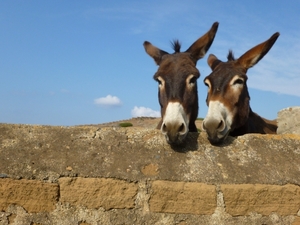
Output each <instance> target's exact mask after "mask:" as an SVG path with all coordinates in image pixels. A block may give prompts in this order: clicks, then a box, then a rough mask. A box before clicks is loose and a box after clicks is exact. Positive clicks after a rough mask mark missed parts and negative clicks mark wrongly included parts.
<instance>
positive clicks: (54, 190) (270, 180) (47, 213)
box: [0, 124, 300, 225]
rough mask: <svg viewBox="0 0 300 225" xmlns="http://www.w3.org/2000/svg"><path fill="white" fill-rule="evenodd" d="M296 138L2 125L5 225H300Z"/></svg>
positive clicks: (0, 182)
mask: <svg viewBox="0 0 300 225" xmlns="http://www.w3.org/2000/svg"><path fill="white" fill-rule="evenodd" d="M299 156H300V136H299V135H297V134H282V135H254V134H251V135H244V136H242V137H239V138H230V139H229V140H228V142H226V143H224V144H223V145H222V146H212V145H210V144H209V143H208V141H207V139H206V135H205V133H200V134H189V136H188V143H187V144H186V145H185V146H181V147H177V148H171V147H170V146H169V145H168V144H166V142H165V140H164V137H162V135H161V134H160V132H159V131H157V130H154V129H147V128H138V127H129V128H116V127H101V128H100V127H99V126H77V127H50V126H29V125H9V124H1V125H0V162H1V163H0V224H1V225H3V224H22V225H23V224H24V225H25V224H28V225H34V224H35V225H37V224H43V225H46V224H61V225H64V224H76V225H78V224H81V225H88V224H90V225H92V224H93V225H94V224H114V225H115V224H180V225H187V224H268V225H269V224H293V225H295V224H300V217H299V216H300V213H299V210H300V186H299V185H300V167H299V165H300V157H299Z"/></svg>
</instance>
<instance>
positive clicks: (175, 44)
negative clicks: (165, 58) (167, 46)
mask: <svg viewBox="0 0 300 225" xmlns="http://www.w3.org/2000/svg"><path fill="white" fill-rule="evenodd" d="M171 45H172V48H173V50H174V51H175V53H178V52H180V48H181V44H180V42H179V41H178V40H177V39H176V40H173V41H171Z"/></svg>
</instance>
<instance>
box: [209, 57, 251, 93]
mask: <svg viewBox="0 0 300 225" xmlns="http://www.w3.org/2000/svg"><path fill="white" fill-rule="evenodd" d="M236 76H239V77H242V78H243V79H244V80H245V81H246V80H247V75H246V73H245V71H244V69H243V68H242V67H238V66H236V65H235V64H234V63H233V62H225V63H224V62H221V63H219V65H218V66H216V68H215V69H214V70H213V72H212V73H211V74H210V75H208V76H207V77H205V79H204V81H205V80H207V79H208V80H209V82H210V83H211V84H212V85H213V88H220V87H224V86H226V85H227V84H228V83H229V82H230V81H231V80H232V79H233V78H234V77H236Z"/></svg>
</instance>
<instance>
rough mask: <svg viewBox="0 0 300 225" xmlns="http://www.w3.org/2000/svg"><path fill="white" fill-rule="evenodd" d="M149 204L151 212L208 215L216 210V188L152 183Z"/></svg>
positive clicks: (176, 183)
mask: <svg viewBox="0 0 300 225" xmlns="http://www.w3.org/2000/svg"><path fill="white" fill-rule="evenodd" d="M152 192H153V193H152V194H151V199H150V202H149V205H150V210H151V211H153V212H169V213H191V214H200V215H208V214H213V212H214V211H215V209H216V206H217V201H216V196H217V195H216V187H215V186H214V185H206V184H199V183H185V182H170V181H154V182H153V183H152Z"/></svg>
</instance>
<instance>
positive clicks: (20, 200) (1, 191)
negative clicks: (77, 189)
mask: <svg viewBox="0 0 300 225" xmlns="http://www.w3.org/2000/svg"><path fill="white" fill-rule="evenodd" d="M58 196H59V190H58V185H57V184H50V183H43V182H41V181H34V180H13V179H9V178H3V179H0V211H5V210H6V208H7V207H8V206H9V205H10V204H16V205H19V206H22V207H23V208H24V209H25V210H26V211H27V212H29V213H35V212H51V211H53V210H54V209H55V204H56V203H57V201H58Z"/></svg>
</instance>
